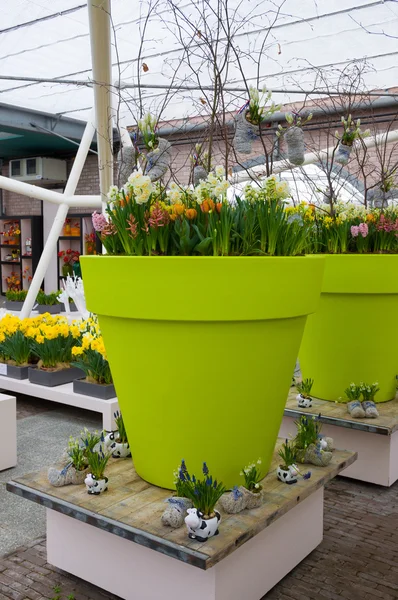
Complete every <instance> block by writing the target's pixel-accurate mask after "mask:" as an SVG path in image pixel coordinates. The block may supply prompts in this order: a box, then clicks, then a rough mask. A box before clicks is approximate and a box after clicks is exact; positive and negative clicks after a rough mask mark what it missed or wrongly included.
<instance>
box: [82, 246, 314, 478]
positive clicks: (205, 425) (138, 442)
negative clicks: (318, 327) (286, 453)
mask: <svg viewBox="0 0 398 600" xmlns="http://www.w3.org/2000/svg"><path fill="white" fill-rule="evenodd" d="M81 261H82V267H83V276H84V287H85V291H86V297H87V306H88V308H89V310H91V311H92V312H94V313H97V314H98V317H99V324H100V327H101V331H102V333H103V336H104V342H105V346H106V349H107V353H108V356H109V362H110V366H111V370H112V374H113V378H114V382H115V387H116V393H117V396H118V399H119V403H120V407H121V411H122V413H123V417H124V421H125V425H126V429H127V434H128V438H129V442H130V447H131V450H132V455H133V460H134V465H135V467H136V470H137V472H138V474H139V475H140V476H141V477H142V478H143V479H145V480H147V481H149V482H150V483H153V484H155V485H158V486H161V487H166V488H173V487H174V484H173V482H174V477H173V472H175V471H176V469H177V466H178V465H179V464H180V462H181V459H183V458H184V459H185V460H186V463H187V466H188V469H189V470H190V472H193V473H196V474H197V475H200V474H201V468H202V462H203V461H206V462H207V463H208V465H209V467H210V469H211V473H212V474H213V476H214V477H216V478H217V479H218V480H219V481H223V482H224V484H225V485H226V486H228V487H232V486H233V485H235V484H240V483H242V481H241V479H240V476H239V472H240V471H241V469H242V467H244V466H245V465H248V464H250V463H251V462H252V461H255V460H257V459H258V458H261V459H262V467H263V470H264V473H266V472H267V471H268V468H269V465H270V461H271V458H272V453H273V450H274V446H275V441H276V438H277V435H278V431H279V426H280V423H281V420H282V416H283V409H284V406H285V402H286V397H287V393H288V391H289V386H290V383H291V377H292V373H293V369H294V365H295V360H296V357H297V354H298V350H299V346H300V341H301V337H302V334H303V331H304V326H305V322H306V318H307V315H308V314H309V313H312V312H314V311H315V310H316V308H317V304H318V300H319V295H320V291H321V280H322V274H323V265H324V258H323V257H320V256H309V257H297V258H296V257H280V258H268V257H219V258H217V257H172V256H164V257H128V256H117V257H112V256H84V257H82V259H81ZM297 281H299V282H300V291H299V293H298V292H297V291H294V289H293V288H294V282H297Z"/></svg>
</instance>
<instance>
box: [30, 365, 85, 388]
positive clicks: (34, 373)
mask: <svg viewBox="0 0 398 600" xmlns="http://www.w3.org/2000/svg"><path fill="white" fill-rule="evenodd" d="M28 375H29V381H30V382H31V383H37V384H38V385H45V386H46V387H54V386H56V385H63V384H64V383H71V382H72V381H73V380H74V379H77V378H78V377H85V374H84V372H83V371H82V370H81V369H78V368H77V367H70V369H61V370H60V371H44V370H43V369H36V368H32V367H29V370H28Z"/></svg>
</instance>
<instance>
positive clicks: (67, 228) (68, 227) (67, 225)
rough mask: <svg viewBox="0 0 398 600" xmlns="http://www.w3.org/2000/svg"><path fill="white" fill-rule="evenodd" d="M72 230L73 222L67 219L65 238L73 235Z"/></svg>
mask: <svg viewBox="0 0 398 600" xmlns="http://www.w3.org/2000/svg"><path fill="white" fill-rule="evenodd" d="M70 229H71V220H70V219H65V223H64V235H65V236H70V235H71V232H70Z"/></svg>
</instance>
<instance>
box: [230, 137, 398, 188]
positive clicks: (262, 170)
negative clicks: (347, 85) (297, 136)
mask: <svg viewBox="0 0 398 600" xmlns="http://www.w3.org/2000/svg"><path fill="white" fill-rule="evenodd" d="M397 141H398V130H395V131H389V132H387V133H380V134H378V135H376V136H373V137H368V138H365V139H364V140H362V142H359V143H364V144H365V146H366V147H367V148H373V147H374V146H376V145H377V144H391V143H392V142H397ZM357 143H358V142H357ZM333 150H334V148H325V149H324V150H321V151H320V152H317V153H315V152H308V153H307V154H305V155H304V163H303V164H302V165H301V166H305V165H311V164H313V163H317V162H320V161H322V160H325V159H326V158H328V157H330V156H331V155H332V153H333ZM297 168H299V167H297V166H295V165H292V164H291V163H289V161H288V160H280V161H278V162H275V163H274V164H273V165H272V173H281V172H282V171H291V170H293V169H297ZM266 176H267V170H266V167H265V165H257V166H256V167H252V168H251V169H247V170H244V171H238V172H237V173H234V174H233V175H232V176H231V177H230V178H229V180H230V182H231V183H232V184H234V183H241V182H242V181H249V180H252V179H257V178H260V177H266Z"/></svg>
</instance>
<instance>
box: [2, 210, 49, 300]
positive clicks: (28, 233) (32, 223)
mask: <svg viewBox="0 0 398 600" xmlns="http://www.w3.org/2000/svg"><path fill="white" fill-rule="evenodd" d="M7 223H8V224H10V223H12V224H18V228H19V231H20V234H19V243H18V244H4V243H2V244H0V276H1V294H3V295H4V294H5V293H6V291H7V282H6V277H8V276H10V274H11V270H10V269H7V265H8V266H11V267H13V268H14V269H13V270H14V272H15V274H16V276H17V277H18V278H19V280H20V282H21V283H20V284H19V285H20V287H21V288H22V289H25V290H26V289H28V287H29V280H28V277H25V278H24V277H23V266H22V262H23V260H29V261H30V262H29V263H28V264H25V267H26V268H29V273H28V275H29V276H31V277H33V275H34V272H35V270H36V268H37V265H38V263H39V260H40V256H41V253H42V250H43V219H42V217H41V216H20V217H13V218H12V221H10V220H9V219H7V218H3V219H0V231H5V230H6V227H7ZM28 245H29V248H31V251H32V254H30V255H22V252H25V251H26V250H27V249H28ZM13 251H14V252H15V251H17V252H18V254H19V257H18V260H16V261H12V260H5V257H6V256H7V255H8V254H12V252H13Z"/></svg>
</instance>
